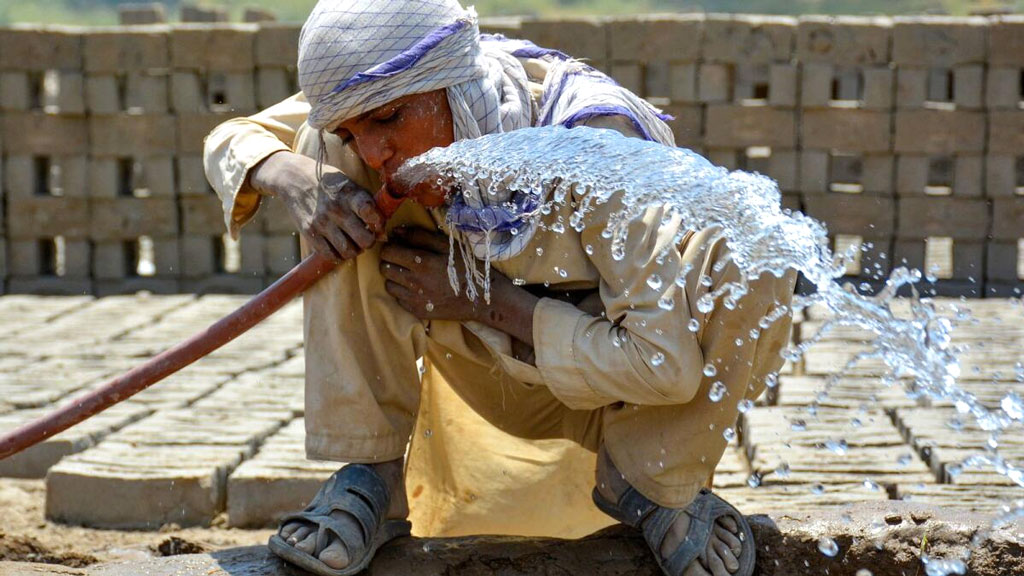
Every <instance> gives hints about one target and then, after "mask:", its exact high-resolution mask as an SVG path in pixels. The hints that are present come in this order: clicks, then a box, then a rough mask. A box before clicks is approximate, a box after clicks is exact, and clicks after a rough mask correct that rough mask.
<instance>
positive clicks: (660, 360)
mask: <svg viewBox="0 0 1024 576" xmlns="http://www.w3.org/2000/svg"><path fill="white" fill-rule="evenodd" d="M664 363H665V355H664V354H662V353H661V352H655V353H654V354H653V355H651V366H661V365H662V364H664Z"/></svg>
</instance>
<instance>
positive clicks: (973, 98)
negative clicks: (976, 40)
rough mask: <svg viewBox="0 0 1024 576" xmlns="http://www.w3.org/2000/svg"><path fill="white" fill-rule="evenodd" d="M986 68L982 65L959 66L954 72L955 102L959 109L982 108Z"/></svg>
mask: <svg viewBox="0 0 1024 576" xmlns="http://www.w3.org/2000/svg"><path fill="white" fill-rule="evenodd" d="M984 90H985V68H984V66H983V65H981V64H972V65H968V66H958V67H957V68H955V69H954V70H953V102H954V103H955V104H956V105H957V107H958V108H972V109H976V108H982V107H983V106H984V104H983V103H984V99H983V97H982V94H983V93H984Z"/></svg>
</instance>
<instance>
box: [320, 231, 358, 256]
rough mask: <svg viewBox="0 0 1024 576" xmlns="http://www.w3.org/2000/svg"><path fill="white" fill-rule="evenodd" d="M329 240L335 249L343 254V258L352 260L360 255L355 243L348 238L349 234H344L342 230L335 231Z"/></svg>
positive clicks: (329, 236)
mask: <svg viewBox="0 0 1024 576" xmlns="http://www.w3.org/2000/svg"><path fill="white" fill-rule="evenodd" d="M326 238H327V241H328V242H330V243H331V247H333V248H334V251H335V252H337V253H338V255H339V256H341V258H342V260H351V259H353V258H355V257H356V256H358V255H359V251H358V250H356V247H355V244H354V243H353V242H352V241H351V240H349V239H348V237H347V236H345V235H344V234H342V232H341V231H340V230H336V231H334V232H333V233H332V234H330V235H328V236H327V237H326Z"/></svg>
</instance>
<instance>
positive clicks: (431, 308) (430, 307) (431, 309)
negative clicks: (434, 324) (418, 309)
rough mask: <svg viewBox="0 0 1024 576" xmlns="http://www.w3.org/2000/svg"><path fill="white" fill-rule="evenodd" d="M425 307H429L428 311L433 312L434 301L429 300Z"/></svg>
mask: <svg viewBox="0 0 1024 576" xmlns="http://www.w3.org/2000/svg"><path fill="white" fill-rule="evenodd" d="M424 308H426V309H427V312H433V311H434V303H433V302H427V305H426V306H424Z"/></svg>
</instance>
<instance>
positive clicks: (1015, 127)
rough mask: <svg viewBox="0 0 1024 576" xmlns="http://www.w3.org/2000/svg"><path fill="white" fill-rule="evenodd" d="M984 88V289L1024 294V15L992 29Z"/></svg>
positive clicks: (1006, 18)
mask: <svg viewBox="0 0 1024 576" xmlns="http://www.w3.org/2000/svg"><path fill="white" fill-rule="evenodd" d="M988 63H989V69H988V83H987V90H986V104H987V105H988V109H989V110H988V121H989V127H988V128H989V130H988V135H989V140H988V156H987V157H986V159H985V161H986V163H987V171H986V174H987V181H986V191H987V192H988V195H989V197H990V198H991V199H992V205H993V210H992V213H993V221H992V239H991V240H990V241H989V244H988V254H987V256H988V260H987V262H986V264H987V270H986V278H987V282H986V291H987V293H988V294H989V295H993V296H1020V294H1021V288H1022V287H1024V282H1022V281H1021V278H1024V269H1022V268H1024V267H1022V266H1021V264H1020V262H1021V261H1022V258H1021V256H1022V254H1021V253H1022V252H1024V240H1022V238H1024V16H1004V17H1002V18H999V19H998V20H995V21H994V22H993V23H992V26H991V29H990V31H989V60H988Z"/></svg>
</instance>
